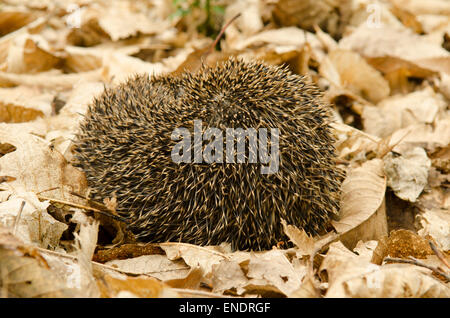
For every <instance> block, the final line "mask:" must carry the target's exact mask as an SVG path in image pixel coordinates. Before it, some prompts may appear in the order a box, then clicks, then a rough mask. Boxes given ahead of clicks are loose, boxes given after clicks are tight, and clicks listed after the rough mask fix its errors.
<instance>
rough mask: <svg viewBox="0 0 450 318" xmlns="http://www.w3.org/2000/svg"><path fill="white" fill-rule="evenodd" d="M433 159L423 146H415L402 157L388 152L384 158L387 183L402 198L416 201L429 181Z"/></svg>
mask: <svg viewBox="0 0 450 318" xmlns="http://www.w3.org/2000/svg"><path fill="white" fill-rule="evenodd" d="M430 167H431V160H430V159H429V158H428V157H427V154H426V152H425V150H424V149H423V148H420V147H415V148H413V149H411V150H409V151H407V152H405V153H403V154H402V155H401V156H400V157H397V156H395V155H394V154H392V152H391V153H388V154H387V155H386V157H385V158H384V171H385V172H386V176H387V180H388V181H387V184H388V186H389V187H391V188H392V190H394V193H395V195H396V196H398V197H399V198H400V199H403V200H407V201H410V202H415V201H416V199H417V198H418V197H419V195H420V193H421V192H422V191H423V189H424V187H425V186H426V184H427V182H428V170H429V169H430Z"/></svg>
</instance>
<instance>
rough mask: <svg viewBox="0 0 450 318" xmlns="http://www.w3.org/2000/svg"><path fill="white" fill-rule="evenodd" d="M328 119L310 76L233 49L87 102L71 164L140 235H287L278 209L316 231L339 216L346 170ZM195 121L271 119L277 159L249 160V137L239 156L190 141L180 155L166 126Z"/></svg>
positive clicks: (246, 123)
mask: <svg viewBox="0 0 450 318" xmlns="http://www.w3.org/2000/svg"><path fill="white" fill-rule="evenodd" d="M331 118H332V117H331V114H330V110H329V106H327V105H326V104H325V103H324V102H323V100H322V93H321V92H320V90H319V89H318V88H317V87H316V86H315V85H314V84H313V83H311V82H310V81H307V80H306V79H305V78H304V77H303V76H300V75H297V74H294V73H292V72H290V71H289V70H288V68H287V67H281V66H274V65H268V64H266V63H264V62H261V61H244V60H242V59H238V58H229V59H228V60H226V61H223V62H218V63H217V64H216V65H215V66H213V67H209V66H203V67H202V68H201V69H200V70H198V71H197V72H193V73H191V72H185V73H183V74H182V75H178V76H175V75H170V74H169V75H157V76H156V75H147V74H141V75H134V76H132V77H130V78H129V79H128V80H127V81H126V82H124V83H122V84H120V85H118V86H117V87H115V88H106V89H105V91H104V92H103V93H102V94H101V95H100V96H99V97H96V98H95V99H94V100H93V102H92V103H91V104H90V105H89V107H88V111H87V113H86V115H85V118H84V120H83V121H82V122H81V124H80V130H79V133H78V134H77V136H76V138H75V141H74V146H75V147H74V149H75V156H74V158H75V165H76V166H78V167H80V168H81V169H82V170H83V171H84V172H85V174H86V178H87V181H88V185H89V187H90V189H91V192H90V194H91V195H92V199H96V200H100V201H101V200H102V199H104V198H111V197H115V198H116V199H117V212H118V213H119V215H120V216H122V217H123V218H125V219H126V220H127V222H128V229H129V230H130V231H131V232H132V233H133V234H134V235H135V237H136V238H137V239H138V240H139V241H142V242H154V243H161V242H168V241H171V242H184V243H191V244H196V245H202V246H204V245H219V244H221V243H229V244H231V247H232V248H233V250H265V249H270V248H272V247H273V246H274V245H277V244H279V243H280V242H284V243H286V244H289V243H288V239H287V237H286V235H285V233H284V230H283V225H282V222H283V220H284V221H285V222H286V223H287V224H291V225H294V226H296V227H298V228H300V229H304V230H305V231H306V232H307V233H308V234H310V235H318V234H323V233H325V232H327V231H328V230H330V220H331V219H333V218H334V217H336V216H337V215H338V212H339V198H340V186H341V183H342V180H343V177H344V173H343V171H342V170H341V169H339V168H338V166H337V165H336V151H335V148H334V142H335V137H334V135H333V133H332V130H331V127H330V123H331V122H332V119H331ZM196 121H197V123H198V122H200V123H201V126H200V127H197V128H200V130H201V133H206V130H207V129H208V128H210V127H215V128H216V129H219V130H221V131H224V132H225V131H226V129H229V128H232V129H239V128H241V129H243V130H247V131H251V130H250V129H252V128H253V129H259V128H268V129H269V128H270V129H273V128H276V129H277V131H278V141H277V140H276V139H275V138H274V137H273V136H270V137H271V138H270V140H269V138H267V140H268V143H267V145H268V146H269V145H270V146H272V145H275V142H276V141H277V148H274V149H275V150H276V151H277V153H278V158H279V163H278V170H277V171H275V172H273V173H262V168H261V163H259V162H254V160H250V159H251V158H252V155H254V152H255V148H254V147H253V148H248V147H247V148H248V149H244V151H242V150H241V152H240V154H241V155H243V157H241V159H242V158H244V159H245V160H244V161H242V160H241V161H240V162H237V161H236V160H235V161H234V162H233V161H232V160H231V162H230V161H229V160H223V158H224V157H225V150H223V156H221V153H219V151H218V150H215V151H216V152H217V153H216V155H218V156H217V157H216V158H222V160H216V161H213V162H206V161H205V160H202V161H200V162H199V161H195V160H194V161H193V160H192V157H195V154H194V155H193V156H192V154H193V151H195V149H194V148H193V147H192V146H191V147H190V148H188V149H189V152H190V153H188V155H189V156H188V158H191V160H190V161H188V160H187V161H185V162H179V161H178V162H176V161H175V160H173V151H174V147H176V146H177V144H179V142H180V141H179V139H178V140H177V139H174V138H173V133H174V131H176V129H180V127H183V128H184V129H186V130H187V131H188V132H190V133H193V134H194V135H195V129H196V128H195V122H196ZM224 135H225V133H224ZM274 136H275V135H274ZM203 137H205V135H203ZM216 137H217V136H216ZM211 140H212V139H211ZM218 140H219V139H218ZM197 141H198V140H197ZM200 141H201V149H200V150H205V148H206V144H207V142H206V141H205V139H200ZM251 141H254V139H251V138H250V135H247V136H245V142H246V145H247V144H250V142H251ZM259 141H260V140H259ZM268 148H270V147H268ZM197 149H198V148H197ZM227 149H228V148H227ZM270 149H272V148H270ZM220 151H221V150H220ZM226 151H228V150H226ZM213 152H214V151H213ZM237 153H238V152H237V151H236V152H234V153H233V152H230V154H234V155H237ZM273 153H274V151H273V149H272V154H273ZM227 158H228V157H227ZM233 158H234V157H233ZM270 158H272V159H273V158H274V157H270ZM253 159H254V157H253ZM272 159H271V160H272Z"/></svg>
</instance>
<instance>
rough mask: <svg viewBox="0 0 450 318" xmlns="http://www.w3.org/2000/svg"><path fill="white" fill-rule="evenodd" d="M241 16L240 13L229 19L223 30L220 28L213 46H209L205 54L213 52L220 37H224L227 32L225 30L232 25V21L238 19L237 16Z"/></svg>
mask: <svg viewBox="0 0 450 318" xmlns="http://www.w3.org/2000/svg"><path fill="white" fill-rule="evenodd" d="M240 16H241V14H240V13H238V14H236V15H235V16H234V17H233V18H232V19H231V20H230V21H228V22H227V23H226V24H225V25H224V26H223V28H222V30H220V32H219V34H218V35H217V36H216V39H215V40H214V42H213V44H211V47H210V48H209V50H208V51H207V52H206V53H205V56H207V55H209V54H211V53H212V52H213V51H214V48H215V47H216V45H217V43H218V42H219V40H220V38H221V37H222V35H223V33H224V32H225V30H226V29H227V28H228V27H229V26H230V24H231V23H233V22H234V20H236V19H237V18H239V17H240Z"/></svg>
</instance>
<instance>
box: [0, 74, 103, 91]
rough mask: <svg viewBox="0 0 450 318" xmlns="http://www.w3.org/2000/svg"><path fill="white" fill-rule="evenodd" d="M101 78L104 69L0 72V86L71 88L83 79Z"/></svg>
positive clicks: (92, 80)
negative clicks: (35, 72)
mask: <svg viewBox="0 0 450 318" xmlns="http://www.w3.org/2000/svg"><path fill="white" fill-rule="evenodd" d="M101 79H102V69H98V70H94V71H89V72H84V73H71V74H63V73H61V72H60V71H55V70H51V71H48V72H41V73H38V74H33V75H30V74H12V73H6V72H0V87H9V86H18V85H27V86H39V87H43V88H50V89H56V90H63V89H70V88H72V87H73V86H74V85H75V84H77V83H80V82H83V81H88V82H97V81H100V80H101Z"/></svg>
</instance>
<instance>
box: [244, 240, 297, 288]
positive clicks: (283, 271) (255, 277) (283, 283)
mask: <svg viewBox="0 0 450 318" xmlns="http://www.w3.org/2000/svg"><path fill="white" fill-rule="evenodd" d="M304 275H306V267H304V268H303V271H300V270H299V269H295V268H294V267H293V265H292V264H291V263H290V262H289V260H288V259H287V258H286V256H285V254H284V253H283V252H282V251H280V250H276V249H274V250H271V251H267V252H264V253H255V254H253V255H252V256H251V258H250V262H249V264H248V273H247V277H249V278H250V280H249V285H267V286H273V287H275V288H276V289H277V290H279V291H280V292H281V293H283V294H284V295H286V296H289V295H290V294H292V293H293V292H294V291H296V290H298V289H299V288H300V285H301V282H302V278H303V276H304Z"/></svg>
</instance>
